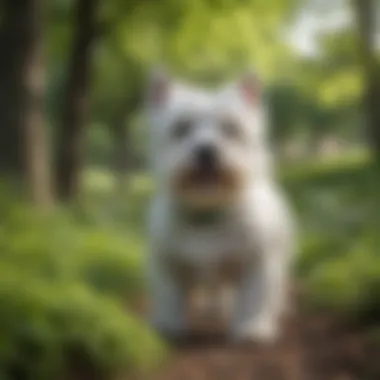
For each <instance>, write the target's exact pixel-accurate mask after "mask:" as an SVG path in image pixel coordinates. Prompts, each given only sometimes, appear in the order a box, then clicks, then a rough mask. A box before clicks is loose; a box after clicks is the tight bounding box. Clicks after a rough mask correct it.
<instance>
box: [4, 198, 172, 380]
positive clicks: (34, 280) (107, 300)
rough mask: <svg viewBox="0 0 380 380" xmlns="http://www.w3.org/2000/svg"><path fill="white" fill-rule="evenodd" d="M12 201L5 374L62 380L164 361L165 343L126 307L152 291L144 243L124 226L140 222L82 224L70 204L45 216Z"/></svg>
mask: <svg viewBox="0 0 380 380" xmlns="http://www.w3.org/2000/svg"><path fill="white" fill-rule="evenodd" d="M6 199H7V197H6V196H4V195H2V196H0V204H1V205H4V206H5V207H4V209H3V210H4V212H3V213H2V221H1V224H0V300H1V315H0V378H1V379H4V380H7V379H15V378H23V379H33V380H39V379H53V378H54V379H58V380H59V379H69V378H71V377H70V376H71V375H72V374H73V373H75V372H79V373H81V371H85V372H90V373H92V375H93V377H92V378H94V379H97V378H99V379H108V378H110V379H111V378H113V377H112V376H113V375H114V374H116V373H118V372H120V371H136V370H145V369H149V368H151V367H152V366H154V365H155V364H157V363H158V362H159V361H160V360H162V358H163V356H164V354H165V351H166V349H165V347H164V345H163V343H162V342H161V341H160V340H159V338H158V337H157V336H156V335H155V333H154V332H153V331H151V330H150V329H149V327H148V326H147V325H146V324H144V322H143V321H142V320H140V319H138V318H137V317H134V316H133V314H132V313H130V312H128V308H127V307H128V304H131V303H132V302H134V301H135V299H136V298H138V297H139V296H140V295H141V292H142V291H143V290H144V282H143V281H142V275H141V273H142V271H141V250H142V248H143V244H142V240H141V238H139V236H137V235H135V234H133V233H131V232H129V233H128V232H125V231H129V230H132V228H131V229H129V228H128V225H127V224H124V226H123V229H121V228H116V229H115V228H113V226H108V227H107V225H105V224H104V223H103V222H102V221H100V220H97V219H96V218H92V220H91V222H89V220H87V222H83V221H80V220H79V219H78V218H76V217H75V213H72V212H70V211H68V210H61V211H57V212H54V213H51V214H48V215H43V214H41V213H39V212H38V211H36V210H34V209H33V208H31V207H30V206H26V205H25V204H23V203H22V202H18V201H13V200H12V197H8V201H6ZM95 214H96V213H95ZM119 227H121V226H119ZM122 231H123V232H122ZM1 371H3V372H1Z"/></svg>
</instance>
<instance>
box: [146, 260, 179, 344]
mask: <svg viewBox="0 0 380 380" xmlns="http://www.w3.org/2000/svg"><path fill="white" fill-rule="evenodd" d="M157 259H158V258H157V257H156V259H155V260H151V262H150V263H149V265H148V269H149V270H148V285H149V291H150V296H151V302H152V304H151V314H150V319H151V323H152V324H153V326H155V328H157V329H158V330H159V331H160V332H162V333H164V334H168V335H171V336H175V337H178V336H179V335H181V334H182V333H183V332H184V330H185V328H186V321H185V300H184V294H183V289H182V288H181V286H180V285H179V284H178V283H177V282H176V280H175V278H174V277H173V276H172V273H171V272H170V270H169V268H168V266H167V265H166V263H165V262H164V261H160V260H157Z"/></svg>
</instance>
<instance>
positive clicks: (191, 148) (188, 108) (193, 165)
mask: <svg viewBox="0 0 380 380" xmlns="http://www.w3.org/2000/svg"><path fill="white" fill-rule="evenodd" d="M147 108H148V115H149V123H150V127H151V130H150V133H151V138H152V139H151V143H152V144H151V152H150V154H151V159H152V166H153V170H154V173H155V175H156V179H157V181H158V186H159V187H161V188H164V189H165V191H168V192H170V193H171V195H172V196H174V197H176V198H177V199H179V200H181V201H183V202H186V203H187V204H190V205H192V206H197V207H210V206H215V205H220V204H225V203H226V202H229V201H231V200H233V199H234V198H236V196H238V195H239V193H240V192H241V190H242V189H244V188H245V187H246V186H247V184H248V183H250V182H252V181H254V180H255V179H257V178H258V177H260V176H262V175H265V173H266V170H267V164H268V161H267V148H266V139H265V123H264V116H263V114H264V113H263V106H262V100H261V91H260V85H259V82H258V80H257V78H256V77H255V76H254V75H253V74H247V75H245V76H243V77H242V78H241V79H240V80H239V81H237V82H236V83H233V84H231V85H226V86H224V87H222V88H221V89H219V90H216V91H212V92H210V91H207V90H203V89H199V88H194V87H191V86H188V85H184V84H181V83H179V82H177V81H174V80H172V79H171V78H170V77H168V75H167V74H165V73H164V72H162V71H155V72H154V73H153V74H152V77H151V79H150V84H149V91H148V102H147Z"/></svg>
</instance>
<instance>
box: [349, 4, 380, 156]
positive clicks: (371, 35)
mask: <svg viewBox="0 0 380 380" xmlns="http://www.w3.org/2000/svg"><path fill="white" fill-rule="evenodd" d="M352 1H353V9H354V11H355V14H356V23H357V30H358V36H359V43H358V50H359V53H360V57H361V59H362V68H363V78H364V87H365V89H364V99H363V100H364V110H365V112H366V118H367V128H368V135H369V141H370V144H371V145H372V147H373V149H374V153H375V157H376V160H377V161H378V162H380V65H379V62H378V61H377V57H376V49H375V37H376V29H375V28H376V20H375V18H376V9H375V1H374V0H352Z"/></svg>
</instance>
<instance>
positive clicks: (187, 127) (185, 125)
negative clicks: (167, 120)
mask: <svg viewBox="0 0 380 380" xmlns="http://www.w3.org/2000/svg"><path fill="white" fill-rule="evenodd" d="M192 126H193V121H192V120H191V119H190V118H183V119H179V120H177V121H176V122H175V123H174V125H173V129H172V136H173V137H174V138H175V139H182V138H184V137H186V136H187V135H188V134H189V133H190V131H191V128H192Z"/></svg>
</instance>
